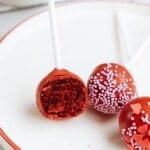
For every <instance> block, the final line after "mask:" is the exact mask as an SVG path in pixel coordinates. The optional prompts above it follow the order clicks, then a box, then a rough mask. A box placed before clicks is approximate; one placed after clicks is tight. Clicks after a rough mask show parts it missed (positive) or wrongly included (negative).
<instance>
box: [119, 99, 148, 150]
mask: <svg viewBox="0 0 150 150" xmlns="http://www.w3.org/2000/svg"><path fill="white" fill-rule="evenodd" d="M119 125H120V131H121V135H122V139H123V140H124V141H125V143H126V144H127V145H128V146H129V148H130V149H131V150H150V97H140V98H136V99H134V100H132V101H131V102H130V103H128V104H127V105H126V106H125V107H124V108H123V109H122V111H121V113H120V116H119Z"/></svg>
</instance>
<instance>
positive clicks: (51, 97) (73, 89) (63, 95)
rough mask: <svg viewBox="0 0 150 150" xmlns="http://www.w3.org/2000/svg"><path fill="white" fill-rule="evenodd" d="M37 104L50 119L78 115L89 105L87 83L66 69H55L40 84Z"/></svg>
mask: <svg viewBox="0 0 150 150" xmlns="http://www.w3.org/2000/svg"><path fill="white" fill-rule="evenodd" d="M37 105H38V108H39V110H40V112H41V113H42V114H43V115H44V116H45V117H47V118H49V119H64V118H71V117H74V116H77V115H79V114H80V113H82V112H83V111H84V110H85V109H86V107H87V94H86V88H85V85H84V83H83V81H82V80H81V79H80V77H79V76H77V75H75V74H73V73H71V72H69V71H67V70H65V69H62V70H58V69H54V71H52V72H51V73H49V74H48V75H47V76H46V77H45V78H44V79H43V80H42V81H41V83H40V84H39V87H38V89H37Z"/></svg>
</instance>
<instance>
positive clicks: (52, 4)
mask: <svg viewBox="0 0 150 150" xmlns="http://www.w3.org/2000/svg"><path fill="white" fill-rule="evenodd" d="M48 6H49V18H50V27H51V37H52V48H53V53H54V61H55V67H56V68H58V69H61V68H62V64H61V57H60V48H59V40H58V31H57V23H56V10H55V2H54V0H48Z"/></svg>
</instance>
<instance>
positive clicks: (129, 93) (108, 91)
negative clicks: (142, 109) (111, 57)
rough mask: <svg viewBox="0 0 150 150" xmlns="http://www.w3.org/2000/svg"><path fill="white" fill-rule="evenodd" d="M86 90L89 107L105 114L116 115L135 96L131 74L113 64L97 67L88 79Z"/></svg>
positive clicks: (122, 67)
mask: <svg viewBox="0 0 150 150" xmlns="http://www.w3.org/2000/svg"><path fill="white" fill-rule="evenodd" d="M87 88H88V99H89V101H90V103H91V106H92V107H93V108H94V109H95V110H97V111H98V112H102V113H105V114H116V113H117V112H118V111H120V110H121V109H122V108H123V106H124V105H126V104H127V103H128V102H129V101H130V100H132V99H133V98H134V97H135V95H136V87H135V83H134V80H133V78H132V76H131V74H130V73H129V71H128V70H127V69H126V68H125V67H124V66H122V65H119V64H115V63H107V64H101V65H99V66H97V67H96V68H95V69H94V71H93V73H92V74H91V75H90V77H89V80H88V84H87Z"/></svg>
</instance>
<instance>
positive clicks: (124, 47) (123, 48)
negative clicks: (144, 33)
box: [116, 15, 150, 96]
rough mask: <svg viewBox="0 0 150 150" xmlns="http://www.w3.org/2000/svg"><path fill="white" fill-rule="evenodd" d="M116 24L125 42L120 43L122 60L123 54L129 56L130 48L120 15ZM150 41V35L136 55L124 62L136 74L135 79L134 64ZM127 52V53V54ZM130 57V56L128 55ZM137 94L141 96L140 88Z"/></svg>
mask: <svg viewBox="0 0 150 150" xmlns="http://www.w3.org/2000/svg"><path fill="white" fill-rule="evenodd" d="M116 24H117V27H118V30H117V31H118V34H119V33H120V35H121V37H120V38H121V39H122V41H123V43H119V45H120V50H121V52H120V53H121V60H125V59H123V56H124V57H127V56H128V52H129V49H128V47H127V42H126V40H125V35H124V33H123V31H122V27H121V24H120V22H119V18H118V16H117V15H116ZM149 43H150V37H149V38H148V39H146V40H145V41H144V43H143V44H142V46H141V47H140V48H139V49H138V50H137V51H136V52H135V53H134V55H133V56H132V57H131V58H130V59H129V58H128V61H127V62H126V63H124V65H125V66H126V67H127V68H128V69H130V71H131V72H132V74H133V76H134V79H135V81H136V80H137V79H136V75H135V73H134V71H133V65H134V64H135V61H136V60H138V59H139V57H140V55H141V54H142V53H143V52H144V50H145V48H146V47H147V46H148V44H149ZM125 53H126V54H125ZM128 57H129V56H128ZM137 95H138V96H139V95H140V92H139V89H138V88H137Z"/></svg>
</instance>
